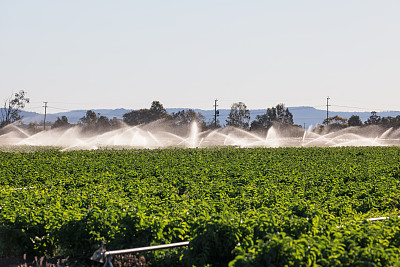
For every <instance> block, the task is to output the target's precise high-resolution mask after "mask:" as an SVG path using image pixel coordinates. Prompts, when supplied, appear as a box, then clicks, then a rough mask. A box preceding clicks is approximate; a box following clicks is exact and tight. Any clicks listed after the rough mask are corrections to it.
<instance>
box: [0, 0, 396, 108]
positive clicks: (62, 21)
mask: <svg viewBox="0 0 400 267" xmlns="http://www.w3.org/2000/svg"><path fill="white" fill-rule="evenodd" d="M399 14H400V1H395V0H392V1H386V0H383V1H378V0H377V1H368V0H359V1H353V0H346V1H345V0H343V1H321V0H315V1H307V0H305V1H297V0H296V1H295V0H293V1H243V0H242V1H222V0H213V1H211V0H201V1H200V0H199V1H183V0H182V1H165V0H163V1H99V0H93V1H89V0H87V1H41V0H35V1H31V0H29V1H28V0H27V1H20V0H9V1H8V0H0V92H1V94H0V98H1V99H4V98H6V97H7V96H9V95H10V94H11V93H12V92H13V91H14V92H16V91H18V90H20V89H24V90H25V91H27V92H28V96H29V97H30V98H31V101H32V103H31V104H29V105H28V106H27V110H32V111H37V112H43V108H41V106H42V102H43V101H48V102H49V106H52V107H57V108H61V109H92V108H129V109H137V108H144V107H149V106H150V103H151V101H152V100H159V101H161V103H163V104H164V106H165V107H169V108H173V107H176V108H178V107H189V108H202V109H212V105H213V103H214V99H215V98H218V99H219V100H220V101H219V104H220V108H229V107H230V105H231V104H232V103H233V102H237V101H242V102H245V103H246V104H247V106H248V107H249V108H251V109H255V108H267V107H271V106H275V105H276V104H278V103H285V104H286V105H287V106H302V105H311V106H321V108H322V109H323V107H322V105H324V104H325V103H326V97H327V96H330V97H331V104H332V105H340V106H350V107H361V108H367V109H377V110H400V34H399V33H400V15H399ZM332 109H336V110H349V108H340V107H332ZM350 110H355V111H360V110H357V109H354V108H353V109H350ZM49 111H50V112H51V113H55V112H58V111H60V110H56V109H50V110H49Z"/></svg>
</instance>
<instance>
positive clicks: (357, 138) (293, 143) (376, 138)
mask: <svg viewBox="0 0 400 267" xmlns="http://www.w3.org/2000/svg"><path fill="white" fill-rule="evenodd" d="M20 145H27V146H56V147H61V148H62V149H63V150H73V149H97V148H106V147H123V148H165V147H184V148H195V147H212V146H237V147H311V146H323V147H335V146H389V145H400V129H392V128H390V129H383V128H380V127H378V126H368V127H349V128H345V129H341V130H338V131H334V132H329V133H323V132H322V133H316V132H314V131H312V130H311V128H310V129H308V130H304V129H302V128H299V127H294V126H292V127H279V126H278V127H276V126H275V127H271V128H270V129H269V130H268V131H266V132H257V133H254V132H249V131H245V130H242V129H238V128H233V127H225V128H222V129H217V130H206V131H201V130H200V128H199V126H198V125H197V124H196V123H192V124H191V125H190V126H187V127H173V126H171V125H167V124H164V123H162V122H154V123H150V124H146V125H140V126H127V125H123V126H121V127H120V128H118V129H116V130H112V131H108V132H103V133H96V132H93V131H92V132H90V131H87V130H85V128H83V127H81V126H74V127H70V128H66V129H60V128H57V129H52V130H46V131H41V132H38V133H34V134H30V133H29V131H27V130H26V129H23V128H21V127H17V126H14V125H8V126H6V127H4V128H3V129H1V130H0V146H20Z"/></svg>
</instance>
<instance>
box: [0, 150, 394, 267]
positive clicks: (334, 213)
mask: <svg viewBox="0 0 400 267" xmlns="http://www.w3.org/2000/svg"><path fill="white" fill-rule="evenodd" d="M0 190H1V191H0V257H10V256H13V255H22V254H24V253H28V254H29V255H45V256H46V257H53V256H57V255H61V256H64V257H65V256H72V257H81V256H82V257H87V258H89V257H90V255H91V254H92V253H93V252H94V251H95V250H96V249H98V248H99V246H100V243H101V241H104V242H105V246H106V248H107V250H114V249H123V248H132V247H141V246H149V245H156V244H164V243H171V242H179V241H190V245H189V247H187V248H186V247H183V248H178V249H169V250H160V251H155V252H151V253H150V252H149V253H146V254H144V255H145V257H146V260H147V262H148V263H149V265H150V266H168V265H169V266H193V265H195V266H206V265H210V266H227V265H230V266H257V265H259V266H260V265H261V266H268V265H270V266H284V265H288V266H292V265H297V266H317V265H320V266H365V265H369V266H375V265H376V266H390V265H399V264H400V220H399V219H398V218H397V216H398V215H399V208H400V148H399V147H365V148H277V149H267V148H254V149H239V148H210V149H162V150H97V151H69V152H60V151H57V150H51V149H50V150H49V149H47V150H38V151H33V152H29V153H19V152H0ZM382 216H390V217H391V219H388V220H384V221H377V222H365V219H367V218H372V217H382Z"/></svg>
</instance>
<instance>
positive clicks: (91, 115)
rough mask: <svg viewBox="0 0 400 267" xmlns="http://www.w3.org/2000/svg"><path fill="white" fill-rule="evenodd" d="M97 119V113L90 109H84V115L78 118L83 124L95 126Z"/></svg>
mask: <svg viewBox="0 0 400 267" xmlns="http://www.w3.org/2000/svg"><path fill="white" fill-rule="evenodd" d="M99 115H100V114H99ZM97 120H98V118H97V114H96V112H94V111H92V110H88V111H86V115H85V116H83V117H82V118H80V119H79V121H80V122H81V123H82V124H83V125H85V126H95V125H96V123H97Z"/></svg>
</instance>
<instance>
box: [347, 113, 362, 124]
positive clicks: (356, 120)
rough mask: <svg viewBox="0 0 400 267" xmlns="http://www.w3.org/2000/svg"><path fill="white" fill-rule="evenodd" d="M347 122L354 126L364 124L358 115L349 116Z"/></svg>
mask: <svg viewBox="0 0 400 267" xmlns="http://www.w3.org/2000/svg"><path fill="white" fill-rule="evenodd" d="M347 123H348V125H349V126H350V127H352V126H362V124H363V123H362V121H361V119H360V116H358V115H351V117H350V118H349V120H348V122H347Z"/></svg>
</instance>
